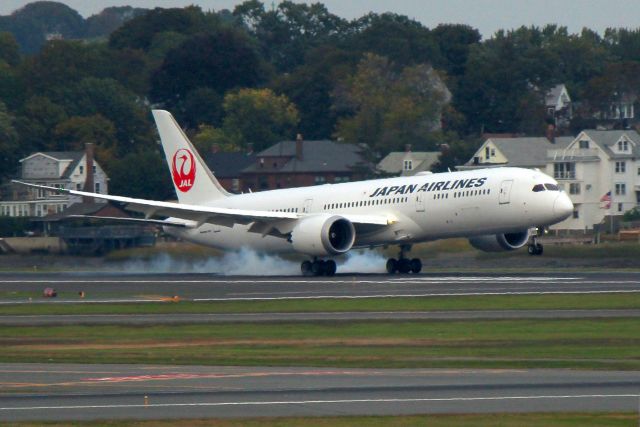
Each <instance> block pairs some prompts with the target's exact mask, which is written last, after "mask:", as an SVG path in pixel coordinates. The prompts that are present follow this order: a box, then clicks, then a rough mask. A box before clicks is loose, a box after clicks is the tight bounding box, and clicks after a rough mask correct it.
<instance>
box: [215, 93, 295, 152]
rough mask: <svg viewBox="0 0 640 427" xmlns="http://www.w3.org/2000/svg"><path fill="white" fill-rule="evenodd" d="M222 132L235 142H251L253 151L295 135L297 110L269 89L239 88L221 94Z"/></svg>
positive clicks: (243, 143)
mask: <svg viewBox="0 0 640 427" xmlns="http://www.w3.org/2000/svg"><path fill="white" fill-rule="evenodd" d="M223 105H224V111H225V117H224V121H223V124H222V129H223V131H224V133H225V134H226V135H227V136H228V137H229V140H230V141H231V142H232V143H233V144H234V145H236V146H239V147H243V148H244V147H246V145H247V144H248V143H252V144H253V146H254V149H255V150H256V151H260V150H263V149H265V148H267V147H268V146H270V145H272V144H273V143H275V142H277V141H279V140H282V139H291V138H293V137H294V136H295V130H296V126H297V125H298V122H299V120H300V118H299V116H298V110H297V109H296V106H295V105H293V104H292V103H291V102H290V101H289V99H288V98H287V97H286V96H284V95H280V96H278V95H276V94H275V93H273V92H272V91H271V90H270V89H240V90H239V91H237V92H231V93H228V94H227V95H226V96H225V97H224V103H223Z"/></svg>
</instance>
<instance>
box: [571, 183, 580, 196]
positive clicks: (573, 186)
mask: <svg viewBox="0 0 640 427" xmlns="http://www.w3.org/2000/svg"><path fill="white" fill-rule="evenodd" d="M569 194H580V183H579V182H572V183H570V184H569Z"/></svg>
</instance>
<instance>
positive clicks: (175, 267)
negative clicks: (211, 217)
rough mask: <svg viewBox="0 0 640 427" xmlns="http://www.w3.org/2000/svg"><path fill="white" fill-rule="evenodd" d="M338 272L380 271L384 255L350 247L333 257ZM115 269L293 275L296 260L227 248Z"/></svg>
mask: <svg viewBox="0 0 640 427" xmlns="http://www.w3.org/2000/svg"><path fill="white" fill-rule="evenodd" d="M336 262H337V263H338V271H337V273H338V274H341V273H383V272H384V271H385V262H386V259H385V258H384V257H383V256H382V255H381V254H379V253H377V252H373V251H364V250H359V251H351V252H349V253H347V254H346V255H345V256H343V257H340V258H337V259H336ZM118 270H120V271H122V270H124V271H125V272H127V273H156V274H157V273H184V274H187V273H206V274H219V275H223V276H297V275H300V263H299V262H294V261H290V260H286V259H283V258H281V257H279V256H276V255H267V254H262V253H258V252H256V251H254V250H251V249H241V250H240V251H237V252H229V253H227V254H225V255H224V256H223V257H218V258H209V259H197V260H187V259H184V258H178V257H173V256H171V255H169V254H159V255H157V256H155V257H153V258H151V259H139V260H134V261H129V262H127V263H125V265H124V266H123V267H122V268H120V267H118Z"/></svg>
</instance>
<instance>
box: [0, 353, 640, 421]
mask: <svg viewBox="0 0 640 427" xmlns="http://www.w3.org/2000/svg"><path fill="white" fill-rule="evenodd" d="M0 390H2V392H1V393H0V420H3V421H18V420H43V419H47V420H72V419H73V420H88V419H122V418H148V419H152V418H194V417H255V416H282V415H287V416H292V415H293V416H323V415H327V416H328V415H336V414H341V415H398V414H424V413H482V412H546V411H579V412H581V411H627V412H632V411H635V410H637V405H638V397H639V396H640V373H638V372H589V371H565V370H433V369H387V370H385V369H316V368H242V367H207V366H144V365H91V366H87V365H69V364H57V365H50V364H0ZM145 396H146V399H145Z"/></svg>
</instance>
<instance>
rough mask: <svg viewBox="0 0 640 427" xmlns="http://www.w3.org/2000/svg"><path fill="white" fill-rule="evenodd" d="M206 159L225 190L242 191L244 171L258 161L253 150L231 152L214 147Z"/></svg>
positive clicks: (231, 191)
mask: <svg viewBox="0 0 640 427" xmlns="http://www.w3.org/2000/svg"><path fill="white" fill-rule="evenodd" d="M204 161H205V163H206V164H207V167H208V168H209V169H210V170H211V172H213V174H214V175H215V176H216V178H217V179H218V181H219V182H220V185H222V186H223V187H224V189H225V190H227V191H229V192H230V193H240V192H241V191H242V189H243V187H242V183H241V181H242V171H243V170H244V169H246V168H248V167H249V166H251V165H253V164H254V163H255V162H256V154H255V153H253V150H249V152H244V153H243V152H231V153H229V152H220V151H218V150H217V149H216V148H214V149H213V150H212V151H211V152H210V153H208V154H207V155H206V156H205V159H204Z"/></svg>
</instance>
